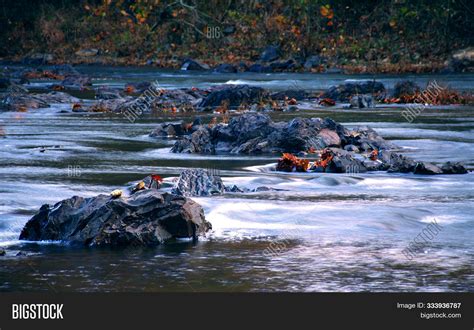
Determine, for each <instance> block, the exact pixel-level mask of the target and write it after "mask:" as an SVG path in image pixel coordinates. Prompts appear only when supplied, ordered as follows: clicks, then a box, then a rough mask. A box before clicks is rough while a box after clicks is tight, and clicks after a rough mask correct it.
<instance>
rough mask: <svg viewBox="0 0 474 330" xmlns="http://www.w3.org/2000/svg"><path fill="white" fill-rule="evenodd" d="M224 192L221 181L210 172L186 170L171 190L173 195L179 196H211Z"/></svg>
mask: <svg viewBox="0 0 474 330" xmlns="http://www.w3.org/2000/svg"><path fill="white" fill-rule="evenodd" d="M224 192H225V186H224V183H222V179H221V178H220V177H219V176H217V175H214V174H213V173H212V172H211V171H207V170H204V169H199V168H198V169H187V170H184V171H183V172H181V175H180V176H179V178H178V181H177V182H176V185H175V186H174V188H173V193H174V194H176V195H180V196H212V195H221V194H223V193H224Z"/></svg>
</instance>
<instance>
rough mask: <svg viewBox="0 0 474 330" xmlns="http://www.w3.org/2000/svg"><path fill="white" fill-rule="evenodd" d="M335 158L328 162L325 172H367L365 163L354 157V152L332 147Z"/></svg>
mask: <svg viewBox="0 0 474 330" xmlns="http://www.w3.org/2000/svg"><path fill="white" fill-rule="evenodd" d="M330 150H331V152H332V154H333V158H332V160H331V161H330V162H329V163H328V165H327V167H326V169H325V172H328V173H365V172H367V169H366V167H365V166H364V164H363V163H362V162H361V161H360V160H359V159H356V158H354V156H353V154H352V153H350V152H348V151H345V150H343V149H339V148H330Z"/></svg>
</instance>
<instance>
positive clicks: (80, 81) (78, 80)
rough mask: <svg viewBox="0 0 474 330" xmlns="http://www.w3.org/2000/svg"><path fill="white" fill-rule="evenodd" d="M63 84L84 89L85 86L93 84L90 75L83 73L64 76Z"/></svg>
mask: <svg viewBox="0 0 474 330" xmlns="http://www.w3.org/2000/svg"><path fill="white" fill-rule="evenodd" d="M61 85H62V86H64V87H68V88H79V89H82V88H84V87H85V86H92V80H91V78H90V77H88V76H85V75H81V74H70V75H68V76H66V77H65V78H64V80H63V81H62V82H61Z"/></svg>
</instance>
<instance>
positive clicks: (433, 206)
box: [0, 68, 474, 291]
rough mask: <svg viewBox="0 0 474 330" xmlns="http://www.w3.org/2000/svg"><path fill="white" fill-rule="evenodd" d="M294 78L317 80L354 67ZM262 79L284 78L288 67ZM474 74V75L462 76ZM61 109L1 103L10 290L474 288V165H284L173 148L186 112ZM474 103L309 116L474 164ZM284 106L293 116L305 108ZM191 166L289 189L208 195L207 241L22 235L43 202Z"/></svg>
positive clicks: (252, 184)
mask: <svg viewBox="0 0 474 330" xmlns="http://www.w3.org/2000/svg"><path fill="white" fill-rule="evenodd" d="M120 70H121V69H115V68H114V69H107V70H104V71H102V72H99V73H98V74H97V75H98V76H102V78H101V79H105V80H104V82H108V81H109V80H111V81H115V82H116V83H117V84H121V83H123V82H124V81H129V80H134V79H136V80H140V79H142V80H143V79H150V78H151V77H152V75H154V74H156V75H159V74H161V78H162V79H163V78H166V79H169V81H170V84H171V82H174V83H175V85H179V84H181V85H185V84H188V85H194V84H203V85H205V84H214V83H217V82H222V80H225V81H227V80H238V79H240V80H245V79H255V76H250V77H246V76H239V78H235V77H227V76H219V75H201V76H199V75H198V76H195V75H194V76H191V77H190V76H188V75H186V74H182V76H176V75H174V74H172V73H169V75H170V76H169V77H166V76H164V75H165V74H168V73H163V72H161V73H160V72H151V73H150V72H140V70H138V71H133V72H129V73H128V74H127V75H125V77H124V72H123V71H120ZM290 76H292V75H290ZM120 77H122V79H121V80H120V79H119V78H120ZM295 77H298V79H300V80H304V81H305V82H304V83H305V84H307V85H308V86H309V85H311V86H315V88H317V86H318V85H317V84H322V83H325V84H326V83H328V81H329V80H331V79H332V80H333V81H335V80H337V79H339V78H340V79H343V78H344V79H347V76H340V77H339V76H337V75H334V76H329V77H326V78H325V79H326V80H324V79H323V80H324V81H323V82H321V81H319V80H318V79H314V76H311V75H302V76H298V75H296V76H295ZM309 77H312V78H311V79H310V78H309ZM423 77H424V76H420V77H419V78H420V79H424V78H423ZM289 78H292V77H289ZM382 78H383V79H394V77H382ZM425 78H426V77H425ZM107 79H109V80H107ZM226 79H227V80H226ZM259 79H260V80H267V81H268V83H269V84H270V83H273V81H278V83H279V86H280V87H284V84H285V82H284V80H281V77H280V76H279V75H271V76H269V77H265V76H264V75H260V76H259ZM464 79H466V81H468V82H469V81H470V79H472V78H471V77H470V76H467V78H466V77H460V76H457V77H455V78H453V79H452V82H453V83H456V81H458V80H459V81H461V80H463V81H464ZM100 81H101V80H97V81H96V82H100ZM389 84H390V83H389ZM263 85H265V84H264V83H263ZM55 110H57V109H55V108H53V109H42V110H36V111H32V112H27V113H22V114H21V116H18V114H17V113H0V125H1V126H2V127H3V129H4V131H5V133H6V136H7V137H6V138H0V143H1V148H0V246H3V247H6V248H7V256H5V257H0V264H1V267H0V290H2V291H11V290H27V291H30V290H31V291H36V290H55V291H63V290H66V291H67V290H71V291H279V290H285V291H474V290H473V287H474V275H473V266H472V265H473V264H474V244H473V234H474V216H473V215H474V174H472V173H471V174H467V175H460V176H432V177H431V176H416V175H411V174H387V173H364V174H354V175H351V176H349V175H337V174H320V173H312V174H306V173H305V174H301V173H275V172H273V171H271V170H270V166H268V165H269V164H272V163H274V162H275V161H276V159H277V156H275V155H259V156H246V155H180V154H170V153H169V152H168V151H169V148H170V146H171V145H172V143H173V141H171V140H155V139H152V138H150V137H148V133H149V132H150V131H151V130H152V129H153V128H154V126H155V125H156V123H157V122H160V121H167V120H176V119H177V117H178V118H179V116H176V117H172V116H171V117H170V116H163V117H143V118H141V119H140V120H139V121H138V122H137V123H134V124H131V123H129V122H127V121H126V119H123V118H120V117H117V116H112V117H110V116H107V115H102V114H95V115H89V114H70V113H69V114H59V113H57V112H56V111H55ZM473 110H474V109H472V108H469V107H461V108H457V107H451V108H450V109H449V110H448V109H443V108H441V109H439V108H434V109H433V108H428V109H426V110H425V111H424V112H423V114H422V116H421V117H420V118H418V119H417V120H416V121H415V122H414V123H412V124H409V123H407V122H404V120H403V117H402V116H400V110H399V109H383V108H378V109H377V110H365V111H354V110H331V109H323V110H319V111H318V112H316V113H315V112H314V111H303V112H299V113H297V114H296V115H298V116H319V117H332V118H333V119H335V120H337V121H340V122H343V123H344V124H346V125H347V126H349V127H352V126H356V125H365V124H369V125H371V126H372V127H374V128H375V129H376V130H378V131H379V132H380V133H381V134H382V135H383V136H384V137H386V138H388V139H391V140H393V141H394V142H395V143H396V144H397V145H399V146H400V147H402V151H403V152H404V153H406V154H407V155H409V156H411V157H413V158H415V159H419V160H426V161H434V162H438V161H442V162H444V161H447V160H455V161H462V162H464V163H465V164H466V165H467V167H468V168H470V169H474V160H473V155H474V144H473V142H474V116H473V114H472V111H473ZM273 116H274V117H275V120H278V119H281V120H289V119H290V118H291V117H293V116H295V114H288V113H284V114H274V115H273ZM188 119H189V120H191V119H190V118H188ZM188 119H187V120H188ZM41 150H44V151H41ZM186 167H204V168H217V169H218V170H219V172H220V174H221V175H222V176H223V178H224V181H225V183H226V184H228V185H233V184H236V185H238V186H242V187H247V188H256V187H259V186H269V187H274V188H278V189H281V190H280V191H267V192H259V193H250V194H238V193H234V194H226V195H224V196H219V197H212V198H196V201H197V202H199V203H200V204H201V205H203V207H204V209H205V213H206V217H207V219H208V220H209V221H211V222H212V224H213V227H214V231H213V232H212V233H211V234H210V235H209V236H208V237H206V238H205V239H203V240H201V241H200V242H198V243H197V244H194V243H192V242H186V241H184V242H183V241H181V242H176V243H173V244H169V245H166V246H159V247H156V248H143V249H136V248H135V249H119V250H116V249H105V248H102V249H91V248H85V249H78V248H72V247H69V246H66V245H62V244H61V243H58V242H56V243H54V242H49V243H48V242H43V243H42V244H36V243H20V242H19V241H18V240H17V238H18V235H19V232H20V230H21V228H22V226H23V225H24V223H25V222H26V221H27V220H28V219H29V218H30V217H31V216H32V215H33V214H34V212H35V211H36V210H37V209H38V208H39V207H40V206H41V205H42V204H43V203H55V202H57V201H59V200H61V199H64V198H68V197H71V196H73V195H82V196H93V195H96V194H99V193H107V192H110V191H112V190H113V189H116V188H120V187H123V186H124V185H126V184H128V183H130V182H131V181H134V180H138V179H141V178H143V177H144V176H146V175H148V174H149V173H152V172H153V173H159V174H160V175H162V176H163V177H165V180H167V181H171V180H172V179H173V178H174V177H176V176H177V175H179V173H180V171H181V169H183V168H186ZM71 168H73V169H75V171H71ZM433 219H436V221H437V222H438V223H439V225H440V226H441V227H442V231H441V232H440V234H439V235H438V236H437V237H436V239H434V240H433V241H432V242H431V244H430V245H429V246H428V247H427V248H426V249H425V251H423V253H421V254H419V255H417V258H415V259H414V260H413V261H408V260H407V259H405V257H404V256H403V254H402V250H403V249H404V248H405V247H406V246H407V244H408V243H409V242H410V241H411V240H412V239H413V238H414V237H415V236H416V235H418V234H419V233H420V231H421V230H423V228H424V227H425V226H426V224H427V223H429V222H431V221H432V220H433ZM268 251H272V253H268ZM20 252H21V253H22V254H23V255H18V256H17V254H18V253H20Z"/></svg>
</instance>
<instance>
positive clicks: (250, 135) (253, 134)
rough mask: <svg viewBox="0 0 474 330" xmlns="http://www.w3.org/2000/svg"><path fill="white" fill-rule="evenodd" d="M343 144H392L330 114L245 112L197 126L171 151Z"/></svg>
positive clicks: (235, 150) (370, 146)
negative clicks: (280, 116) (278, 117)
mask: <svg viewBox="0 0 474 330" xmlns="http://www.w3.org/2000/svg"><path fill="white" fill-rule="evenodd" d="M346 145H352V146H355V147H357V148H358V149H360V150H363V151H367V150H372V149H391V148H392V147H393V145H392V144H391V143H390V142H388V141H385V140H384V139H383V138H382V137H381V136H380V135H378V134H377V133H376V132H375V131H374V130H372V129H370V128H368V127H361V128H359V129H357V130H354V131H349V130H348V129H346V128H345V127H344V126H342V125H340V124H338V123H336V122H335V121H333V120H332V119H330V118H326V119H321V118H294V119H293V120H291V121H289V122H273V121H272V120H271V118H270V117H269V116H268V115H265V114H261V113H247V114H243V115H241V116H237V117H234V118H232V119H231V120H230V122H229V124H228V125H226V124H218V125H215V126H212V127H209V126H204V125H201V126H199V128H197V129H196V131H195V132H194V133H192V134H191V135H189V136H185V137H183V138H182V139H180V140H178V141H177V142H176V143H175V145H174V146H173V148H172V152H177V153H179V152H187V153H215V152H231V153H245V154H257V153H282V152H292V153H298V152H300V151H303V152H305V151H308V150H310V149H316V150H319V149H323V148H326V147H342V148H343V147H344V146H346Z"/></svg>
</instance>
